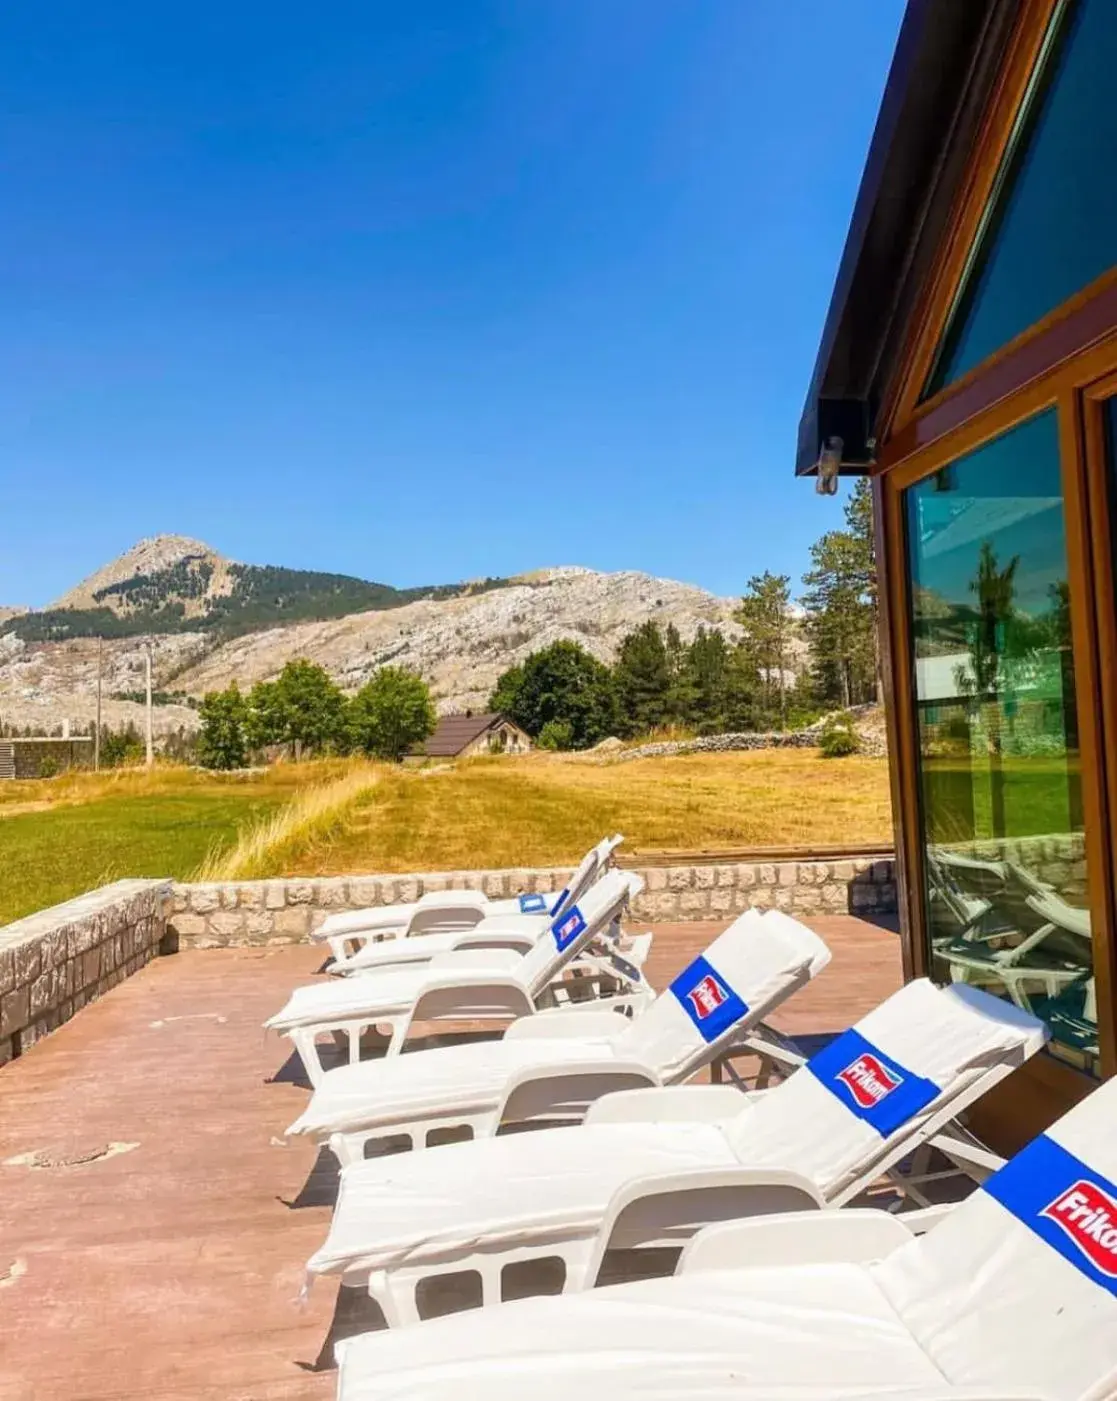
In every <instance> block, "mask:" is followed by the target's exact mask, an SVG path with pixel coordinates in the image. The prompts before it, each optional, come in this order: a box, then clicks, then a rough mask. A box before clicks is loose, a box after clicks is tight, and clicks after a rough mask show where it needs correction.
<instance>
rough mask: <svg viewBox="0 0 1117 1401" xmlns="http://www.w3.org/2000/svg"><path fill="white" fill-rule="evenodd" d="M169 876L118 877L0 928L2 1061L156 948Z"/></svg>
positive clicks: (138, 964) (164, 919) (139, 965)
mask: <svg viewBox="0 0 1117 1401" xmlns="http://www.w3.org/2000/svg"><path fill="white" fill-rule="evenodd" d="M170 897H171V882H170V881H169V880H166V881H161V880H122V881H117V882H116V883H115V884H113V885H107V886H104V887H103V888H102V889H100V890H94V891H91V892H90V893H89V894H87V895H81V896H79V897H78V898H77V899H76V900H68V901H66V903H65V904H62V905H54V906H52V907H51V908H50V909H48V910H43V911H42V912H41V913H39V914H35V915H30V916H29V917H28V918H27V919H20V920H17V921H16V922H15V923H14V924H9V925H6V926H4V928H2V929H0V1065H3V1064H5V1063H6V1062H7V1061H9V1060H11V1059H13V1058H14V1057H15V1056H18V1055H20V1054H21V1053H22V1052H23V1051H25V1050H27V1048H28V1047H29V1046H31V1045H33V1044H34V1043H35V1042H36V1041H38V1040H39V1039H40V1038H41V1037H43V1036H45V1035H47V1033H48V1032H51V1031H54V1029H55V1028H56V1027H58V1026H61V1024H62V1023H63V1022H65V1021H68V1020H69V1018H70V1017H72V1016H73V1014H74V1013H75V1012H76V1011H78V1010H79V1009H80V1008H81V1007H84V1006H85V1004H86V1003H87V1002H92V1001H93V999H94V998H95V997H99V996H100V995H101V993H103V992H107V991H108V990H109V988H111V987H115V986H116V984H117V983H119V982H123V980H124V979H125V978H127V977H129V976H130V975H131V974H132V973H135V972H136V971H137V969H139V968H142V967H143V965H144V964H145V963H147V962H148V961H149V960H150V959H152V958H154V957H155V956H156V954H157V953H158V952H159V948H160V945H161V944H162V942H163V940H164V938H165V936H166V924H167V915H168V914H169V913H170V904H171V898H170Z"/></svg>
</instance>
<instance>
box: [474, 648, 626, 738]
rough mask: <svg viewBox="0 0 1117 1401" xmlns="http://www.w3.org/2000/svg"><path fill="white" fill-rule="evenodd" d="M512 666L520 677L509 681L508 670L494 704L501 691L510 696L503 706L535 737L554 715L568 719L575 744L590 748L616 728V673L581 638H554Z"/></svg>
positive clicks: (505, 697) (503, 694)
mask: <svg viewBox="0 0 1117 1401" xmlns="http://www.w3.org/2000/svg"><path fill="white" fill-rule="evenodd" d="M512 670H513V671H516V670H519V671H521V672H522V676H521V678H520V679H519V680H518V681H513V682H511V683H509V684H507V685H506V684H505V683H506V679H507V677H508V675H509V673H508V672H505V674H504V676H502V677H501V678H500V680H499V681H498V682H497V689H496V691H495V692H494V694H493V701H492V702H490V704H491V705H492V708H493V709H497V708H498V707H497V706H496V705H495V704H494V703H493V702H495V701H496V699H497V697H498V696H501V697H502V698H504V699H506V700H507V701H508V702H509V703H508V704H506V705H503V706H501V707H499V708H501V709H503V711H504V714H506V715H508V716H509V717H510V718H511V719H513V720H515V722H516V724H517V725H519V726H520V728H521V729H524V730H526V731H527V733H528V734H529V735H531V736H532V738H533V739H534V738H538V736H539V735H540V734H541V732H542V730H543V726H544V725H546V724H547V722H548V721H549V720H565V721H567V722H568V723H569V725H570V744H571V747H572V748H574V749H586V748H588V747H589V746H590V745H591V744H596V743H597V741H598V740H600V739H604V738H605V736H606V735H608V734H612V733H613V732H614V731H615V730H616V728H617V703H616V692H615V690H614V686H613V677H612V673H611V672H610V670H609V668H608V667H607V666H604V665H603V664H602V663H601V662H599V661H598V660H597V658H596V657H593V656H591V655H590V654H589V653H588V652H587V651H586V650H585V649H584V648H583V647H580V646H579V645H578V643H577V642H565V641H564V642H552V643H551V645H550V646H549V647H544V648H542V649H541V650H540V651H538V652H532V653H531V655H530V656H529V657H527V658H526V659H525V660H524V662H523V664H522V666H521V667H520V668H516V667H513V668H512Z"/></svg>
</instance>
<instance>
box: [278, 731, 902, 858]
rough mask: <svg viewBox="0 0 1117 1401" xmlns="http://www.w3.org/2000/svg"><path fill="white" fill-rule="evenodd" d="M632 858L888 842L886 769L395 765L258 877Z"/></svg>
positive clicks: (702, 759) (771, 764)
mask: <svg viewBox="0 0 1117 1401" xmlns="http://www.w3.org/2000/svg"><path fill="white" fill-rule="evenodd" d="M607 831H609V832H612V831H620V832H623V833H624V834H625V838H626V851H627V852H628V853H629V854H630V855H632V854H638V853H640V852H653V851H670V850H690V851H693V850H710V851H717V850H730V849H734V848H738V849H739V848H742V847H760V846H771V847H775V846H797V845H809V846H814V845H835V846H836V845H842V844H860V843H867V842H878V841H879V842H882V843H886V842H889V841H891V837H892V827H891V813H890V806H889V793H888V766H887V763H886V762H885V761H884V760H883V759H866V758H860V757H854V758H849V759H822V758H820V757H819V756H818V754H817V752H816V751H813V750H790V749H789V750H761V751H757V752H752V753H728V754H695V755H685V756H677V757H674V758H666V759H665V758H658V759H638V760H633V761H632V762H629V763H622V764H595V763H586V762H585V761H584V759H583V760H582V761H578V760H576V759H571V758H567V757H565V756H545V755H539V754H536V755H530V756H528V757H525V758H523V759H511V758H499V759H477V760H472V761H469V762H467V763H461V764H458V765H456V766H454V767H453V768H450V769H448V770H446V771H444V772H439V773H427V774H423V773H421V772H414V771H408V770H400V769H392V770H387V771H385V772H384V773H383V776H382V778H381V781H380V782H379V783H378V784H377V785H376V787H375V788H374V789H373V790H372V791H370V792H368V793H366V794H365V795H364V796H363V797H360V798H358V800H357V801H356V803H355V804H353V805H352V807H351V808H350V809H349V811H348V812H347V814H346V817H345V820H344V822H343V823H340V824H336V825H335V826H334V827H333V828H332V829H331V832H330V834H329V836H328V837H327V838H326V839H325V840H322V839H316V840H315V841H314V842H313V843H312V844H310V845H308V846H307V847H305V848H300V847H298V845H297V844H289V843H288V844H285V845H284V847H283V850H282V853H281V855H282V858H283V859H282V863H281V864H279V865H276V866H274V867H273V868H272V869H269V870H267V871H261V872H260V873H261V874H273V873H278V872H280V871H287V872H290V873H292V874H303V875H326V874H338V873H347V872H359V871H408V870H412V871H414V870H428V871H429V870H448V869H458V868H474V867H482V866H511V865H516V864H519V863H524V864H530V865H536V864H539V865H544V864H550V863H560V862H564V861H569V860H571V859H572V858H574V857H577V856H579V855H580V854H581V853H582V852H583V851H585V850H586V849H587V848H588V847H589V846H591V845H592V844H593V843H594V842H595V841H597V840H598V839H599V838H600V837H601V836H602V834H603V833H605V832H607Z"/></svg>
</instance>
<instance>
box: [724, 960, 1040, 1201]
mask: <svg viewBox="0 0 1117 1401" xmlns="http://www.w3.org/2000/svg"><path fill="white" fill-rule="evenodd" d="M1046 1036H1047V1033H1046V1029H1045V1028H1044V1026H1043V1023H1042V1022H1040V1021H1037V1020H1036V1018H1035V1017H1032V1016H1029V1015H1028V1013H1026V1012H1022V1011H1021V1010H1020V1009H1019V1008H1018V1007H1014V1006H1013V1005H1012V1004H1011V1003H1008V1002H1004V1001H1002V1000H1001V999H1000V998H996V997H991V996H990V995H989V994H988V993H984V992H981V991H980V990H979V989H977V988H972V987H967V986H964V985H959V984H956V985H954V986H951V987H948V988H938V987H935V985H934V984H933V983H931V982H929V981H928V980H927V979H926V978H920V979H917V980H916V981H915V982H911V983H908V984H907V985H906V986H905V987H903V988H901V989H900V990H899V992H894V993H893V994H892V996H891V997H889V998H886V999H885V1001H884V1002H882V1003H881V1004H880V1006H879V1007H876V1008H874V1009H873V1011H871V1012H870V1013H869V1014H868V1016H866V1017H863V1018H862V1019H861V1021H859V1022H858V1023H857V1025H856V1026H855V1027H853V1028H852V1029H851V1030H850V1031H845V1032H842V1033H841V1035H839V1036H837V1037H835V1039H834V1040H833V1041H832V1042H831V1043H830V1044H829V1045H828V1046H827V1047H826V1048H825V1049H824V1050H823V1051H821V1052H820V1053H819V1054H818V1055H816V1056H813V1057H812V1058H811V1060H810V1061H809V1062H808V1063H807V1065H805V1066H803V1067H802V1068H801V1069H799V1070H797V1071H796V1072H795V1073H794V1074H793V1075H792V1076H790V1077H789V1078H788V1079H787V1080H785V1081H784V1082H783V1083H782V1084H780V1085H777V1086H776V1087H775V1088H774V1089H772V1090H769V1091H768V1092H767V1094H765V1095H763V1096H761V1097H760V1098H759V1099H756V1100H753V1101H752V1102H751V1103H749V1104H748V1105H746V1107H745V1109H744V1110H743V1111H742V1113H741V1114H740V1115H739V1116H738V1118H737V1119H736V1120H734V1122H733V1123H732V1124H731V1125H730V1127H729V1130H728V1132H729V1137H730V1141H731V1142H732V1144H733V1147H734V1149H735V1151H736V1152H737V1155H738V1156H739V1157H740V1159H741V1161H742V1162H743V1163H744V1164H746V1165H747V1166H749V1167H774V1166H780V1167H788V1168H793V1169H794V1170H795V1171H796V1172H801V1173H804V1174H805V1175H806V1176H807V1177H809V1178H811V1180H812V1181H813V1182H814V1183H815V1184H816V1186H817V1187H818V1188H819V1190H820V1191H821V1192H822V1193H823V1195H824V1196H826V1197H827V1198H828V1199H830V1200H833V1199H835V1198H839V1199H841V1198H842V1195H843V1194H845V1193H848V1192H850V1191H851V1190H853V1189H855V1188H858V1187H859V1186H860V1185H862V1183H863V1182H864V1181H865V1179H866V1178H869V1179H871V1177H872V1176H873V1170H874V1167H875V1165H877V1164H879V1163H881V1162H882V1161H884V1160H885V1159H887V1158H888V1157H889V1155H890V1154H891V1153H894V1152H895V1150H896V1148H897V1146H898V1145H903V1144H904V1143H906V1142H908V1141H909V1140H910V1138H911V1136H912V1134H913V1133H914V1132H915V1131H916V1130H917V1129H918V1128H919V1127H920V1126H921V1125H923V1124H924V1123H926V1122H927V1120H929V1119H930V1118H931V1117H932V1116H934V1115H935V1114H937V1113H939V1112H940V1111H941V1110H942V1109H943V1108H944V1107H946V1106H949V1105H950V1104H951V1103H952V1102H953V1101H956V1100H957V1099H958V1098H959V1097H960V1095H961V1094H962V1093H963V1092H964V1091H966V1090H969V1089H972V1088H973V1087H974V1085H975V1084H977V1083H979V1082H980V1081H982V1080H983V1079H985V1078H987V1077H988V1076H989V1074H990V1072H992V1071H999V1070H1002V1069H1003V1068H1004V1067H1005V1066H1006V1065H1010V1064H1012V1065H1015V1064H1019V1063H1021V1062H1022V1061H1023V1060H1025V1059H1026V1058H1027V1057H1028V1056H1030V1055H1032V1054H1034V1053H1035V1052H1036V1051H1037V1050H1039V1048H1040V1047H1041V1046H1042V1045H1043V1043H1044V1041H1045V1040H1046Z"/></svg>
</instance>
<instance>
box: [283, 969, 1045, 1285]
mask: <svg viewBox="0 0 1117 1401" xmlns="http://www.w3.org/2000/svg"><path fill="white" fill-rule="evenodd" d="M857 1033H860V1034H861V1035H862V1036H864V1037H866V1038H868V1039H870V1040H871V1041H872V1043H873V1045H874V1047H876V1048H877V1050H878V1051H879V1052H880V1054H882V1055H884V1056H887V1057H889V1058H890V1059H891V1060H892V1061H893V1062H897V1061H898V1062H900V1064H901V1065H903V1066H904V1068H905V1069H906V1070H907V1071H909V1072H910V1078H911V1079H912V1080H914V1078H915V1077H919V1076H927V1078H928V1079H929V1078H930V1075H931V1074H932V1073H933V1074H934V1076H935V1077H936V1078H935V1083H934V1085H933V1086H931V1087H930V1088H931V1090H932V1091H934V1090H935V1088H936V1087H937V1091H938V1092H937V1094H936V1095H935V1099H934V1106H935V1107H937V1108H941V1107H942V1106H943V1104H944V1103H946V1102H949V1100H950V1099H951V1098H953V1097H954V1095H955V1094H956V1093H957V1091H958V1090H959V1088H960V1087H961V1086H962V1085H969V1084H970V1083H971V1080H972V1077H973V1075H974V1073H975V1072H976V1071H977V1068H978V1067H980V1068H982V1069H986V1068H988V1067H989V1066H991V1065H993V1064H999V1063H1003V1062H1004V1061H1005V1059H1006V1058H1011V1057H1012V1056H1013V1055H1017V1056H1021V1057H1022V1056H1023V1055H1024V1054H1030V1053H1031V1052H1032V1051H1034V1050H1036V1049H1038V1047H1039V1046H1040V1045H1042V1043H1043V1038H1044V1031H1043V1028H1042V1026H1041V1024H1040V1023H1039V1022H1037V1021H1036V1020H1035V1019H1034V1018H1031V1017H1028V1016H1026V1015H1025V1014H1024V1013H1021V1012H1019V1011H1018V1010H1017V1009H1016V1008H1014V1007H1011V1006H1009V1005H1008V1004H1005V1003H1003V1002H1002V1001H1000V1000H999V999H997V998H993V997H990V996H989V995H987V994H983V993H979V992H977V991H976V990H975V989H973V988H968V987H963V988H956V987H951V988H947V989H941V988H936V987H934V985H933V984H931V983H930V982H928V981H927V980H925V979H922V980H919V981H917V982H914V983H908V984H907V986H906V987H904V988H901V989H900V991H898V992H896V993H894V994H893V995H892V996H891V997H890V998H888V999H887V1001H886V1002H885V1003H883V1004H882V1005H881V1006H880V1007H879V1008H877V1009H876V1010H875V1011H874V1012H872V1013H870V1014H869V1016H868V1017H866V1018H865V1019H864V1020H863V1021H862V1022H861V1023H859V1026H858V1028H857V1029H856V1031H855V1032H854V1033H852V1034H853V1035H857ZM850 1035H851V1033H844V1034H843V1037H849V1036H850ZM841 1044H843V1038H838V1039H837V1041H836V1042H835V1043H834V1045H835V1046H840V1045H841ZM830 1053H831V1048H828V1049H827V1052H824V1053H823V1057H825V1056H826V1055H827V1054H830ZM901 1055H903V1056H905V1057H906V1060H903V1061H901V1060H900V1057H901ZM819 1059H821V1058H816V1061H817V1060H819ZM815 1063H816V1062H815V1061H812V1066H814V1065H815ZM908 1087H909V1086H908V1084H907V1083H905V1084H904V1085H902V1086H901V1087H900V1089H898V1090H897V1091H896V1094H897V1096H900V1095H901V1093H902V1092H905V1091H906V1090H907V1088H908ZM885 1102H887V1101H885ZM930 1108H931V1107H930V1106H928V1107H927V1108H926V1109H924V1110H922V1111H920V1112H919V1113H918V1114H914V1115H912V1116H911V1117H910V1118H909V1119H907V1120H905V1121H903V1122H902V1123H901V1125H900V1126H899V1127H898V1128H896V1129H894V1130H893V1131H891V1132H890V1133H889V1134H887V1135H882V1133H881V1132H879V1131H878V1130H877V1129H876V1128H874V1127H872V1125H871V1124H870V1123H868V1122H867V1121H866V1119H865V1118H863V1117H859V1114H858V1112H855V1111H851V1109H849V1108H847V1107H845V1105H844V1103H843V1100H841V1099H839V1097H838V1092H837V1091H832V1090H831V1089H829V1088H827V1087H826V1086H825V1085H824V1084H823V1083H822V1080H821V1079H819V1078H818V1076H817V1075H816V1074H815V1073H814V1072H813V1070H812V1069H811V1068H808V1067H804V1068H803V1069H801V1070H798V1071H796V1072H795V1074H793V1075H792V1076H791V1077H790V1078H789V1079H788V1080H785V1081H784V1082H783V1083H781V1084H779V1085H777V1086H776V1087H775V1088H774V1089H771V1090H769V1091H767V1092H766V1093H764V1094H760V1095H756V1094H754V1095H750V1096H748V1097H747V1098H745V1099H744V1100H743V1104H742V1108H741V1110H740V1112H739V1113H738V1114H736V1115H735V1116H734V1117H733V1118H732V1119H731V1120H729V1121H728V1122H726V1123H723V1124H720V1125H718V1124H710V1123H706V1124H690V1123H663V1122H660V1123H646V1124H645V1123H614V1124H609V1123H605V1124H589V1125H582V1126H580V1127H575V1128H568V1129H555V1130H553V1131H552V1132H549V1133H545V1134H524V1135H517V1136H512V1137H504V1138H495V1139H481V1140H475V1141H472V1142H468V1143H459V1144H451V1145H448V1146H446V1147H444V1148H440V1149H439V1150H438V1152H437V1153H419V1154H410V1155H407V1156H405V1157H404V1158H401V1159H399V1160H396V1161H392V1160H380V1161H376V1160H372V1161H368V1162H362V1163H355V1164H353V1165H351V1166H349V1167H346V1168H344V1169H343V1170H342V1173H341V1190H340V1193H339V1196H338V1202H337V1207H336V1209H335V1211H334V1216H333V1220H332V1222H331V1225H330V1232H329V1236H328V1237H327V1240H326V1242H325V1244H324V1245H323V1247H322V1248H321V1250H319V1251H318V1252H317V1253H316V1254H315V1255H313V1256H312V1257H311V1259H310V1261H309V1263H308V1269H310V1270H311V1271H312V1272H316V1273H329V1272H333V1271H336V1270H339V1269H347V1270H354V1271H362V1270H365V1269H380V1268H385V1267H391V1266H396V1265H399V1264H401V1263H403V1262H404V1261H407V1262H414V1263H418V1262H420V1261H426V1260H435V1259H439V1258H446V1257H447V1256H452V1255H454V1254H456V1253H459V1252H464V1251H466V1250H469V1249H471V1248H475V1247H476V1246H477V1245H478V1244H479V1243H480V1242H485V1243H486V1245H487V1244H488V1243H489V1242H495V1241H500V1242H517V1243H527V1242H529V1241H530V1242H533V1243H538V1244H546V1243H547V1242H549V1241H550V1240H553V1239H554V1238H555V1236H556V1234H558V1235H560V1236H565V1237H570V1236H582V1235H587V1234H589V1235H592V1234H594V1233H595V1232H596V1229H597V1227H598V1225H599V1224H600V1222H601V1220H602V1218H603V1217H604V1215H605V1212H606V1211H607V1209H608V1206H609V1202H610V1200H611V1198H612V1197H613V1194H614V1193H615V1192H616V1191H617V1190H618V1189H619V1188H621V1187H622V1186H624V1185H625V1184H626V1183H628V1182H629V1181H631V1180H632V1179H635V1178H640V1177H643V1176H646V1175H650V1174H655V1173H660V1172H666V1171H676V1170H681V1169H683V1168H686V1167H695V1168H700V1167H708V1168H719V1167H735V1166H738V1165H740V1166H744V1167H748V1168H772V1169H789V1170H791V1171H793V1172H795V1173H797V1174H799V1175H800V1176H802V1177H804V1178H806V1179H808V1180H809V1181H810V1183H812V1184H813V1186H814V1188H815V1189H816V1191H817V1192H818V1194H819V1196H820V1197H821V1198H823V1199H825V1200H833V1199H835V1198H837V1197H840V1194H841V1193H842V1191H843V1189H847V1188H848V1187H849V1186H850V1184H851V1183H852V1182H854V1181H855V1180H857V1179H859V1178H863V1177H865V1175H866V1174H868V1175H869V1177H870V1178H871V1176H872V1175H873V1173H872V1170H873V1166H874V1163H875V1162H876V1161H878V1160H879V1159H880V1158H881V1157H883V1155H884V1152H885V1148H886V1146H887V1145H888V1144H889V1143H890V1142H892V1141H894V1140H895V1138H896V1135H897V1134H899V1135H900V1136H901V1137H902V1138H906V1137H907V1136H909V1135H910V1133H911V1131H912V1124H913V1123H918V1122H919V1121H920V1120H921V1119H922V1118H923V1117H925V1116H926V1115H927V1114H928V1113H930Z"/></svg>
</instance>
